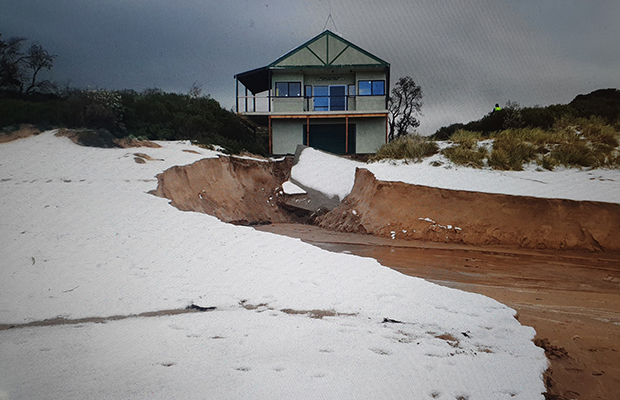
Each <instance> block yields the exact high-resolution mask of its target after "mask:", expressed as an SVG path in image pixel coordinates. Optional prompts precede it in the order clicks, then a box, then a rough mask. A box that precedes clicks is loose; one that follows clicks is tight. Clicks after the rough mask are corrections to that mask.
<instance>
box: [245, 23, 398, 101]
mask: <svg viewBox="0 0 620 400" xmlns="http://www.w3.org/2000/svg"><path fill="white" fill-rule="evenodd" d="M322 67H323V68H334V67H382V68H389V67H390V64H389V63H387V62H385V61H383V60H382V59H380V58H379V57H376V56H374V55H372V54H370V53H369V52H367V51H366V50H364V49H362V48H360V47H358V46H356V45H354V44H353V43H351V42H349V41H348V40H346V39H344V38H343V37H341V36H339V35H337V34H335V33H333V32H332V31H329V30H326V31H323V32H322V33H321V34H319V35H317V36H315V37H314V38H312V39H310V40H308V41H307V42H306V43H304V44H302V45H301V46H299V47H297V48H295V49H293V50H291V51H289V52H288V53H286V54H284V55H283V56H282V57H280V58H278V59H277V60H275V61H274V62H272V63H271V64H269V65H267V66H265V67H261V68H256V69H253V70H250V71H246V72H242V73H240V74H237V75H235V78H236V79H238V80H239V81H240V82H241V83H243V85H244V86H245V87H246V88H248V89H249V90H250V91H251V92H252V93H254V94H256V93H260V92H264V91H266V90H269V84H270V82H269V70H277V69H287V68H322Z"/></svg>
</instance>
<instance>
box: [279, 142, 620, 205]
mask: <svg viewBox="0 0 620 400" xmlns="http://www.w3.org/2000/svg"><path fill="white" fill-rule="evenodd" d="M440 146H441V147H445V146H447V142H440ZM356 168H365V169H367V170H369V171H370V172H372V173H373V174H374V175H375V177H376V178H377V179H379V180H383V181H399V182H404V183H410V184H415V185H424V186H432V187H439V188H443V189H453V190H467V191H472V192H484V193H502V194H508V195H516V196H533V197H543V198H558V199H568V200H577V201H584V200H586V201H602V202H609V203H620V184H619V183H620V170H618V169H602V168H601V169H578V168H564V167H558V168H556V169H555V170H554V171H549V170H545V169H542V168H541V167H539V166H537V165H536V164H535V163H531V164H529V165H525V166H524V170H523V171H497V170H492V169H490V168H482V169H475V168H470V167H462V166H461V167H459V166H456V165H455V164H453V163H451V162H450V161H449V160H448V159H447V158H446V157H444V156H443V155H441V154H439V153H438V154H436V155H434V156H432V157H428V158H426V159H424V161H423V162H419V163H415V162H406V161H381V162H375V163H361V162H355V161H351V160H347V159H343V158H338V157H334V156H332V155H330V154H327V153H324V152H322V151H319V150H314V149H312V148H306V149H304V150H303V151H302V152H301V154H300V157H299V161H298V163H297V164H296V165H295V166H294V167H293V169H292V171H291V178H292V179H293V180H296V181H298V182H300V183H302V184H304V185H305V186H308V187H309V188H312V189H316V190H319V191H322V192H323V193H326V194H328V195H330V196H338V197H339V198H340V199H341V200H342V199H343V198H345V197H346V196H347V195H348V194H349V193H350V192H351V189H352V188H353V183H354V180H355V169H356ZM326 176H329V177H330V179H325V178H324V177H326Z"/></svg>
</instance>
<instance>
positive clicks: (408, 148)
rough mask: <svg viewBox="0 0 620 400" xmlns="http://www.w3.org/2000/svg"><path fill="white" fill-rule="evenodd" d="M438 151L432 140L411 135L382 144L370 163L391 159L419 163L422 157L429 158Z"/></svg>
mask: <svg viewBox="0 0 620 400" xmlns="http://www.w3.org/2000/svg"><path fill="white" fill-rule="evenodd" d="M438 151H439V146H438V145H437V143H436V142H435V141H434V140H430V139H428V138H426V137H423V136H420V135H418V134H411V135H406V136H401V137H399V138H398V139H396V140H393V141H391V142H389V143H386V144H384V145H383V146H381V148H380V149H379V150H378V151H377V153H376V154H375V155H374V156H373V157H372V158H371V159H370V161H379V160H383V159H392V160H408V161H414V162H420V161H422V159H423V158H424V157H430V156H432V155H433V154H436V153H437V152H438Z"/></svg>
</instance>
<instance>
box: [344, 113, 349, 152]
mask: <svg viewBox="0 0 620 400" xmlns="http://www.w3.org/2000/svg"><path fill="white" fill-rule="evenodd" d="M344 140H345V142H344V153H345V154H349V116H348V115H347V116H346V117H344Z"/></svg>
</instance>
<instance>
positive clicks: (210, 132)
mask: <svg viewBox="0 0 620 400" xmlns="http://www.w3.org/2000/svg"><path fill="white" fill-rule="evenodd" d="M20 124H33V125H35V126H37V127H38V128H39V129H40V130H47V129H51V128H56V127H65V128H71V129H90V130H93V131H98V132H99V134H100V136H101V135H103V136H107V135H110V136H113V137H114V138H117V139H119V138H125V137H139V138H143V139H149V140H192V141H194V142H196V143H198V144H202V145H213V144H217V145H220V146H222V147H224V148H225V149H226V150H227V151H228V152H231V153H239V152H241V151H248V152H251V153H255V154H263V155H264V154H266V153H267V151H268V150H267V135H266V133H265V132H262V131H259V132H254V131H252V130H251V129H250V128H249V127H248V126H247V125H246V124H245V123H244V122H243V121H242V120H241V118H239V117H238V116H237V115H236V114H235V113H233V112H231V111H228V110H225V109H223V108H222V107H221V106H220V104H219V103H218V102H217V101H215V100H214V99H211V98H209V97H208V96H207V97H204V96H199V95H198V96H196V95H193V96H192V95H185V94H177V93H165V92H163V91H161V90H159V89H148V90H145V91H142V92H135V91H133V90H123V91H109V90H105V89H96V90H83V89H65V90H64V91H62V92H60V93H58V94H37V95H25V94H17V93H10V94H9V93H4V95H3V96H2V95H0V127H14V129H17V127H18V126H19V125H20ZM8 130H10V129H8ZM103 131H105V132H107V134H104V133H103Z"/></svg>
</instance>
